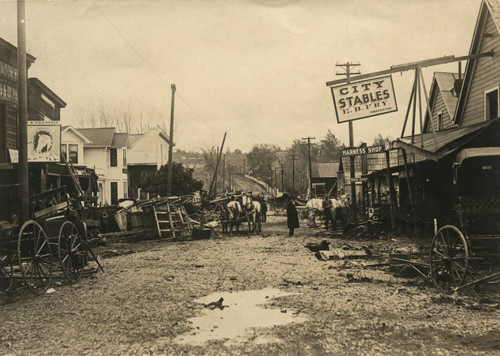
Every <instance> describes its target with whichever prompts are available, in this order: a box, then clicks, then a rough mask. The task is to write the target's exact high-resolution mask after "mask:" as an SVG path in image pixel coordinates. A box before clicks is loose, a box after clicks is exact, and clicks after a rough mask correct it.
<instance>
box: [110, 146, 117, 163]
mask: <svg viewBox="0 0 500 356" xmlns="http://www.w3.org/2000/svg"><path fill="white" fill-rule="evenodd" d="M109 166H110V167H118V152H117V150H116V148H110V149H109Z"/></svg>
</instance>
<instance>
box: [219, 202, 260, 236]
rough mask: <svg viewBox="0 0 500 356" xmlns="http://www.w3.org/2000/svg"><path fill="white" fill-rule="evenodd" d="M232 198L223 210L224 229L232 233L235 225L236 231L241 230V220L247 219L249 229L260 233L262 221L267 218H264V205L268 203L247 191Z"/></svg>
mask: <svg viewBox="0 0 500 356" xmlns="http://www.w3.org/2000/svg"><path fill="white" fill-rule="evenodd" d="M231 199H232V200H231V201H229V202H228V203H227V204H226V205H225V206H224V207H223V209H222V212H221V221H222V231H224V232H231V233H232V232H233V228H234V227H235V226H236V231H239V229H240V225H241V222H242V221H244V220H246V221H247V222H248V230H249V231H252V232H254V233H255V232H257V233H260V232H261V231H262V221H263V219H265V216H264V218H263V210H264V209H263V205H265V204H266V203H265V202H264V201H263V200H262V201H258V200H256V199H254V198H253V196H252V195H251V194H247V193H243V194H240V195H237V196H233V197H232V198H231ZM265 210H267V209H265ZM228 228H229V229H228Z"/></svg>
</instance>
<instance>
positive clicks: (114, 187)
mask: <svg viewBox="0 0 500 356" xmlns="http://www.w3.org/2000/svg"><path fill="white" fill-rule="evenodd" d="M110 188H111V205H116V204H118V182H111V183H110Z"/></svg>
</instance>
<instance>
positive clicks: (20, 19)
mask: <svg viewBox="0 0 500 356" xmlns="http://www.w3.org/2000/svg"><path fill="white" fill-rule="evenodd" d="M17 78H18V87H17V103H18V104H17V110H18V112H19V122H18V128H17V129H18V138H17V147H18V150H19V151H18V152H19V161H18V176H19V183H20V186H19V198H20V201H21V206H20V209H19V221H18V223H19V225H22V224H23V223H24V222H25V221H26V220H28V218H29V216H28V215H29V185H28V132H27V131H28V82H27V80H28V69H27V66H26V14H25V2H24V0H18V1H17Z"/></svg>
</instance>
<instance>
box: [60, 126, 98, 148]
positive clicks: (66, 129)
mask: <svg viewBox="0 0 500 356" xmlns="http://www.w3.org/2000/svg"><path fill="white" fill-rule="evenodd" d="M66 131H71V132H73V134H75V135H76V136H78V137H80V138H81V139H82V141H83V142H84V143H85V144H87V145H88V144H91V143H92V141H91V140H90V139H89V138H88V137H87V136H85V135H84V134H83V133H82V132H80V131H79V130H77V129H75V128H74V127H73V126H71V125H68V126H62V127H61V134H63V133H64V132H66Z"/></svg>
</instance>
